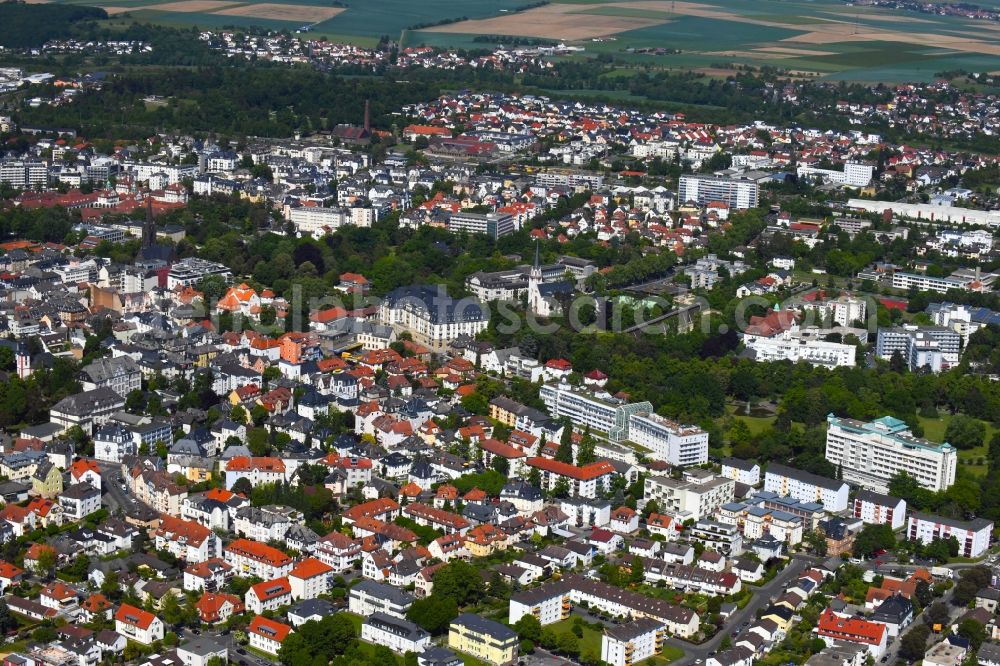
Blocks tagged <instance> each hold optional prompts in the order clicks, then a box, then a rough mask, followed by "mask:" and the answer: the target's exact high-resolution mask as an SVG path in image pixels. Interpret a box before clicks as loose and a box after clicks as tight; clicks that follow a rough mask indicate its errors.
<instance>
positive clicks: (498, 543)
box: [465, 523, 507, 557]
mask: <svg viewBox="0 0 1000 666" xmlns="http://www.w3.org/2000/svg"><path fill="white" fill-rule="evenodd" d="M465 547H466V548H467V549H468V551H469V555H471V556H472V557H487V556H489V555H492V554H493V553H494V552H496V551H498V550H507V535H506V534H505V533H504V532H503V531H502V530H501V529H499V528H497V527H494V526H493V525H490V524H489V523H486V524H483V525H479V526H477V527H473V528H472V529H471V530H469V531H468V532H467V533H466V535H465Z"/></svg>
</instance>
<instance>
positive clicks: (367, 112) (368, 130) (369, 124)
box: [365, 99, 372, 134]
mask: <svg viewBox="0 0 1000 666" xmlns="http://www.w3.org/2000/svg"><path fill="white" fill-rule="evenodd" d="M371 131H372V119H371V109H370V108H369V102H368V100H367V99H366V100H365V132H366V133H368V134H371Z"/></svg>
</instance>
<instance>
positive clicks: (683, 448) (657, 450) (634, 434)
mask: <svg viewBox="0 0 1000 666" xmlns="http://www.w3.org/2000/svg"><path fill="white" fill-rule="evenodd" d="M629 439H630V440H631V441H633V442H635V443H636V444H639V445H640V446H645V447H646V448H648V449H650V450H652V451H653V453H654V455H655V457H656V459H657V460H664V461H666V462H668V463H670V464H671V465H674V466H688V465H704V464H705V463H707V462H708V433H707V432H705V431H704V430H702V429H701V428H699V427H697V426H686V425H681V424H679V423H676V422H675V421H671V420H670V419H666V418H663V417H662V416H659V415H658V414H655V413H653V412H648V413H645V414H643V413H635V414H631V415H629Z"/></svg>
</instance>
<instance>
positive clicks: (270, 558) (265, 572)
mask: <svg viewBox="0 0 1000 666" xmlns="http://www.w3.org/2000/svg"><path fill="white" fill-rule="evenodd" d="M223 556H224V557H225V560H226V564H228V565H229V566H231V567H233V569H234V571H235V573H236V575H238V576H243V577H249V576H256V577H257V578H260V579H262V580H274V579H275V578H280V577H282V576H287V575H288V574H289V572H291V570H292V566H293V565H294V562H293V560H292V558H291V557H289V556H288V555H286V554H285V553H283V552H281V551H280V550H278V549H277V548H272V547H271V546H268V545H267V544H263V543H257V542H255V541H250V540H248V539H236V540H235V541H233V542H232V543H230V544H229V545H228V546H226V547H225V548H224V549H223Z"/></svg>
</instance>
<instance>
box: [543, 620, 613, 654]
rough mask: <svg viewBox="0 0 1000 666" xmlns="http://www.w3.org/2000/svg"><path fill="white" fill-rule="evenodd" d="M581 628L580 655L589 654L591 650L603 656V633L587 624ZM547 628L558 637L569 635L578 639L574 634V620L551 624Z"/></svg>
mask: <svg viewBox="0 0 1000 666" xmlns="http://www.w3.org/2000/svg"><path fill="white" fill-rule="evenodd" d="M581 627H582V628H583V638H581V639H580V653H581V654H582V653H584V652H587V651H588V648H589V649H590V650H591V651H592V652H594V653H596V654H598V655H599V654H601V632H600V631H598V630H597V629H594V628H593V627H590V626H588V625H586V624H584V625H581ZM545 628H546V629H551V630H552V631H553V632H555V634H556V635H557V636H561V635H562V634H569V635H570V636H573V637H574V638H576V634H574V633H573V618H569V619H568V620H562V621H560V622H556V623H555V624H550V625H548V626H547V627H545Z"/></svg>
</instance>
